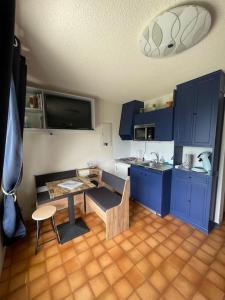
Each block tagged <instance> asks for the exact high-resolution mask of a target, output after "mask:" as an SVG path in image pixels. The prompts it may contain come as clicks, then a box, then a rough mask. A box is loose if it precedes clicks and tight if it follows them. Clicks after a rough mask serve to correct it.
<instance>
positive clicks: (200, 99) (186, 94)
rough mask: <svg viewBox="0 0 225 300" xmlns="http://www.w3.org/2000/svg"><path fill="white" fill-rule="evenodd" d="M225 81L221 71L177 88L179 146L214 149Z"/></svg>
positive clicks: (176, 124) (175, 131)
mask: <svg viewBox="0 0 225 300" xmlns="http://www.w3.org/2000/svg"><path fill="white" fill-rule="evenodd" d="M222 79H223V73H222V71H217V72H214V73H211V74H208V75H205V76H203V77H200V78H197V79H194V80H192V81H189V82H187V83H183V84H180V85H178V86H177V92H176V98H175V117H174V140H175V144H176V145H181V146H201V147H213V146H214V144H215V137H216V126H217V116H218V107H219V99H220V88H221V81H222Z"/></svg>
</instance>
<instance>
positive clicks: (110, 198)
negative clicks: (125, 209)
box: [86, 187, 121, 211]
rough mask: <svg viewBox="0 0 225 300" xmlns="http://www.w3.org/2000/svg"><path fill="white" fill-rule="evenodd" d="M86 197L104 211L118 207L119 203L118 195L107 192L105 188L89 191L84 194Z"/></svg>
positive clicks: (119, 197)
mask: <svg viewBox="0 0 225 300" xmlns="http://www.w3.org/2000/svg"><path fill="white" fill-rule="evenodd" d="M86 195H87V196H88V197H90V198H91V199H92V200H93V201H94V202H95V203H96V204H97V205H98V206H99V207H100V208H101V209H102V210H104V211H106V210H107V209H110V208H112V207H114V206H117V205H119V204H120V202H121V196H120V195H118V194H116V193H114V192H112V191H110V190H108V189H107V188H105V187H100V188H94V189H91V190H89V191H87V192H86Z"/></svg>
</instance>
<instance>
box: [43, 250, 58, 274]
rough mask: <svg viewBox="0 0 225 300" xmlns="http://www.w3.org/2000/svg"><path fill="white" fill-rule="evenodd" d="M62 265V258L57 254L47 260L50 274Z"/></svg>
mask: <svg viewBox="0 0 225 300" xmlns="http://www.w3.org/2000/svg"><path fill="white" fill-rule="evenodd" d="M61 264H62V258H61V256H60V255H59V254H56V255H54V256H51V257H49V258H48V259H46V269H47V271H48V272H49V271H51V270H53V269H55V268H56V267H58V266H60V265H61Z"/></svg>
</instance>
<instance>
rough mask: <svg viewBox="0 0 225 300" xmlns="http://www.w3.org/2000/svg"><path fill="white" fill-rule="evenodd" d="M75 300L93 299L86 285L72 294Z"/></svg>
mask: <svg viewBox="0 0 225 300" xmlns="http://www.w3.org/2000/svg"><path fill="white" fill-rule="evenodd" d="M74 297H75V299H80V300H82V299H85V300H89V299H94V294H93V292H92V290H91V288H90V287H89V285H88V284H85V285H83V286H82V287H80V288H79V289H77V290H76V291H75V292H74Z"/></svg>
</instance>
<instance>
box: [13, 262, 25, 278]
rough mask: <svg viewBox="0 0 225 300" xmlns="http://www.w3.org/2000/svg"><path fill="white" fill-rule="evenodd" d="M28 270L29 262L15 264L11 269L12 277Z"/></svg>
mask: <svg viewBox="0 0 225 300" xmlns="http://www.w3.org/2000/svg"><path fill="white" fill-rule="evenodd" d="M27 268H28V260H27V259H25V260H22V261H20V262H18V263H15V264H13V267H12V268H11V276H14V275H16V274H18V273H20V272H22V271H25V270H26V269H27Z"/></svg>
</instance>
